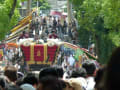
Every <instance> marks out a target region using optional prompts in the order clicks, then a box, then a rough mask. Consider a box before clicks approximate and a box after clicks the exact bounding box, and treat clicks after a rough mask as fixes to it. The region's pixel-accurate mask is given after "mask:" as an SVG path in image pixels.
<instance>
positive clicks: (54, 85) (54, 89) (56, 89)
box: [39, 76, 66, 90]
mask: <svg viewBox="0 0 120 90" xmlns="http://www.w3.org/2000/svg"><path fill="white" fill-rule="evenodd" d="M39 83H40V84H39V90H63V88H65V87H66V84H65V82H64V81H62V80H60V79H58V78H56V77H54V76H45V77H42V78H41V79H40V81H39Z"/></svg>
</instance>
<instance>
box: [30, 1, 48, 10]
mask: <svg viewBox="0 0 120 90" xmlns="http://www.w3.org/2000/svg"><path fill="white" fill-rule="evenodd" d="M37 1H38V3H39V4H38V5H39V6H38V7H39V8H40V9H41V10H49V9H50V5H49V4H48V2H47V1H46V0H33V2H32V7H33V8H34V7H37V5H36V3H37Z"/></svg>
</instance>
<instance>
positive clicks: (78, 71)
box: [70, 68, 87, 78]
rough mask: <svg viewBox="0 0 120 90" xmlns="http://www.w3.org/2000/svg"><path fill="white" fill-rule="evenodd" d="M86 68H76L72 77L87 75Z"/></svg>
mask: <svg viewBox="0 0 120 90" xmlns="http://www.w3.org/2000/svg"><path fill="white" fill-rule="evenodd" d="M86 74H87V73H86V70H85V69H84V68H76V69H74V70H73V71H72V74H71V76H70V78H77V77H86Z"/></svg>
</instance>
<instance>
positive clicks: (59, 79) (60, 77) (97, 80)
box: [0, 48, 120, 90]
mask: <svg viewBox="0 0 120 90" xmlns="http://www.w3.org/2000/svg"><path fill="white" fill-rule="evenodd" d="M119 54H120V48H117V49H116V50H115V51H114V52H113V54H112V55H111V58H110V60H109V62H108V64H107V65H105V66H103V65H101V66H100V67H99V68H96V66H95V64H94V63H93V62H92V61H90V60H85V61H84V62H83V63H82V66H81V67H79V68H72V69H71V70H70V71H66V72H64V70H63V69H62V68H61V67H60V66H51V67H46V68H42V69H40V71H39V73H38V74H37V73H31V72H29V73H28V74H26V75H24V74H22V73H20V72H18V71H17V69H16V68H15V67H14V66H6V67H5V68H4V72H3V74H1V76H0V90H119V81H120V71H119V68H120V60H119V59H120V55H119Z"/></svg>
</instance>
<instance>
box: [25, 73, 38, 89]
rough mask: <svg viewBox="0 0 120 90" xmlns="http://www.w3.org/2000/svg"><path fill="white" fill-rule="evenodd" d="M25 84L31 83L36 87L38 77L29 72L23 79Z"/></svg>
mask: <svg viewBox="0 0 120 90" xmlns="http://www.w3.org/2000/svg"><path fill="white" fill-rule="evenodd" d="M23 83H24V84H30V85H32V86H34V87H35V88H36V87H37V85H38V79H37V78H36V77H35V75H33V74H28V75H27V76H26V77H25V78H24V79H23Z"/></svg>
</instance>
